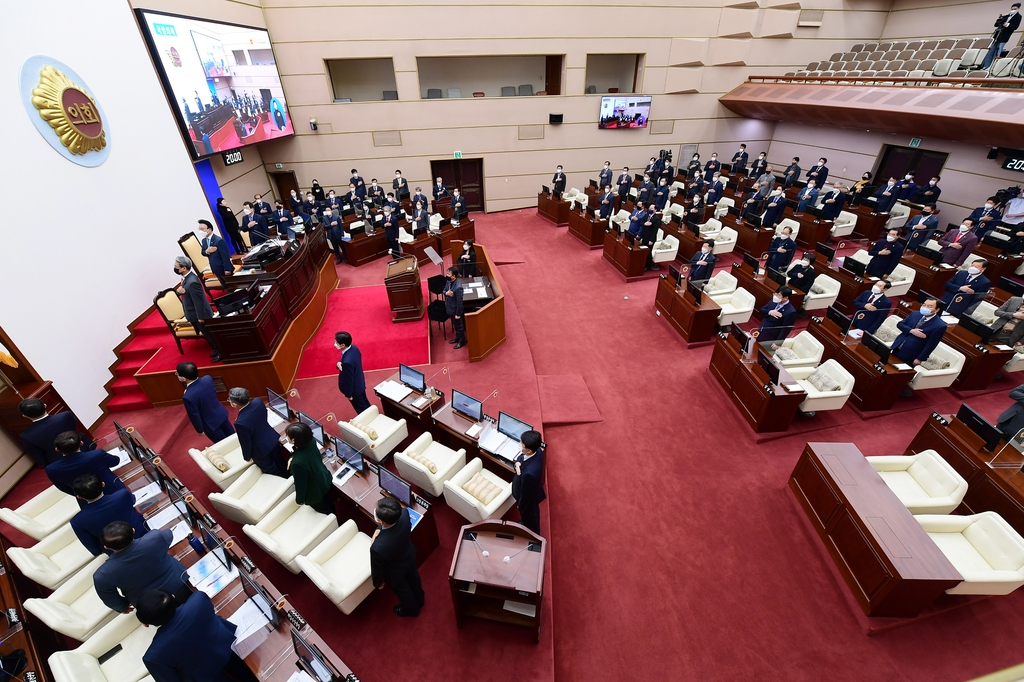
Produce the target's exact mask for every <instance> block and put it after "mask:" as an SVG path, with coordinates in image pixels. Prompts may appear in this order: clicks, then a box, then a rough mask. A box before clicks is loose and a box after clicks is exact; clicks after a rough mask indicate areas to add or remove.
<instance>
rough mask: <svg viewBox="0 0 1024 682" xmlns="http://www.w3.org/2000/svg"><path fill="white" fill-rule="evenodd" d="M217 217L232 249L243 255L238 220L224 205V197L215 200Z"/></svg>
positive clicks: (243, 249)
mask: <svg viewBox="0 0 1024 682" xmlns="http://www.w3.org/2000/svg"><path fill="white" fill-rule="evenodd" d="M217 215H219V216H220V222H221V225H223V226H224V229H225V230H226V231H227V233H228V238H229V239H230V240H231V246H232V248H234V250H235V252H236V253H245V244H244V243H243V242H242V237H241V236H239V234H238V218H236V217H235V212H234V211H232V210H231V209H230V208H229V207H228V206H227V205H225V204H224V197H218V198H217Z"/></svg>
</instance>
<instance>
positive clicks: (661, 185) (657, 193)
mask: <svg viewBox="0 0 1024 682" xmlns="http://www.w3.org/2000/svg"><path fill="white" fill-rule="evenodd" d="M701 198H703V197H701ZM654 205H655V207H656V208H657V209H658V210H659V211H664V210H665V206H667V205H668V181H667V180H666V179H665V178H662V179H661V180H659V181H658V187H657V188H656V189H655V190H654Z"/></svg>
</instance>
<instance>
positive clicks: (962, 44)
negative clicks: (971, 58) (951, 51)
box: [953, 38, 974, 50]
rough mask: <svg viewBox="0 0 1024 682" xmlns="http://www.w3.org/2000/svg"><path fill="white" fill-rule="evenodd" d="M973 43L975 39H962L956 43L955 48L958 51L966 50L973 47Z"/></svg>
mask: <svg viewBox="0 0 1024 682" xmlns="http://www.w3.org/2000/svg"><path fill="white" fill-rule="evenodd" d="M973 42H974V38H961V39H960V40H958V41H956V45H954V46H953V47H955V48H957V49H963V50H966V49H968V48H969V47H970V46H971V43H973Z"/></svg>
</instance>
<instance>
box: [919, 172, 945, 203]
mask: <svg viewBox="0 0 1024 682" xmlns="http://www.w3.org/2000/svg"><path fill="white" fill-rule="evenodd" d="M941 179H942V178H941V177H939V176H938V175H936V176H935V177H933V178H932V179H931V180H929V181H928V184H927V185H919V186H918V188H917V193H916V194H915V195H914V198H913V202H914V203H915V204H934V203H935V202H936V201H938V200H939V195H940V194H942V189H941V188H940V187H939V180H941Z"/></svg>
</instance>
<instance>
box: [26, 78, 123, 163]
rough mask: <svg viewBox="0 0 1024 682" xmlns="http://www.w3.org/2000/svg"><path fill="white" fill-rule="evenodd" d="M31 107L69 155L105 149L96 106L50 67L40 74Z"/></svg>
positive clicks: (71, 82) (101, 126)
mask: <svg viewBox="0 0 1024 682" xmlns="http://www.w3.org/2000/svg"><path fill="white" fill-rule="evenodd" d="M32 104H33V106H35V108H36V109H38V110H39V116H40V117H42V119H43V120H44V121H46V122H47V123H48V124H49V125H50V127H51V128H53V130H54V132H55V133H57V137H58V138H60V142H61V144H63V145H64V146H65V147H67V149H68V151H69V152H71V153H72V154H87V153H89V152H91V151H99V150H101V149H103V148H104V147H106V146H107V139H106V133H105V131H104V129H103V120H102V117H101V116H100V110H99V107H98V106H96V102H95V101H94V100H93V98H92V97H90V96H89V94H88V93H87V92H86V91H85V90H83V89H82V88H81V87H80V86H78V85H77V84H75V83H74V82H73V81H72V80H71V79H70V78H68V77H67V76H66V75H64V73H63V72H61V71H58V70H57V69H55V68H53V67H52V66H49V65H47V66H44V67H43V68H42V70H41V71H40V72H39V84H38V85H37V86H36V87H35V88H33V89H32Z"/></svg>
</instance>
